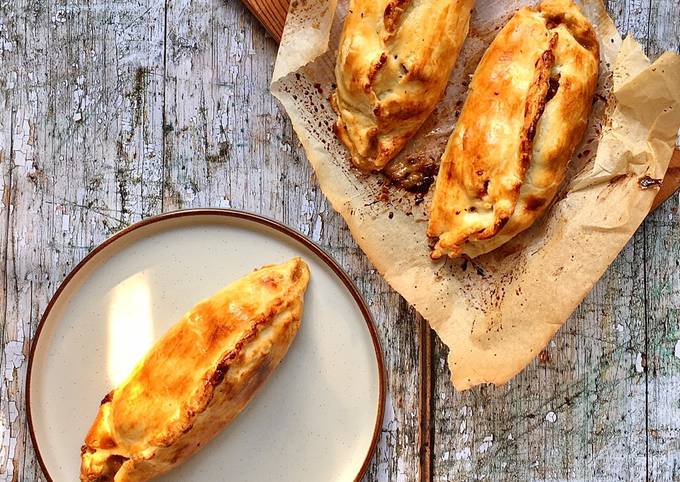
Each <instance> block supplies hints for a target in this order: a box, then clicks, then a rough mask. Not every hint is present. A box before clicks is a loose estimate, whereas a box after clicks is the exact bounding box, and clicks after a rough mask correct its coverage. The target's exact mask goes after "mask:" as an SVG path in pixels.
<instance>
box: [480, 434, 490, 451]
mask: <svg viewBox="0 0 680 482" xmlns="http://www.w3.org/2000/svg"><path fill="white" fill-rule="evenodd" d="M492 445H493V435H487V436H486V437H484V440H482V443H481V445H480V446H479V448H478V449H477V451H478V452H479V453H480V454H483V453H486V451H487V450H489V449H490V448H491V446H492Z"/></svg>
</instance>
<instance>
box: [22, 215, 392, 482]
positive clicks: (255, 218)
mask: <svg viewBox="0 0 680 482" xmlns="http://www.w3.org/2000/svg"><path fill="white" fill-rule="evenodd" d="M189 216H224V217H227V218H237V219H244V220H246V221H252V222H255V223H258V224H262V225H264V226H267V227H269V228H273V229H275V230H277V231H279V232H280V233H282V234H284V235H286V236H288V237H289V238H292V239H293V240H295V241H297V242H299V243H301V244H302V245H303V246H305V247H306V248H308V249H309V250H310V251H312V252H313V253H314V254H315V255H317V256H318V257H319V258H321V260H322V261H324V262H325V263H326V264H327V265H328V266H329V267H330V268H331V269H332V270H333V272H334V273H335V274H336V275H337V276H338V277H339V278H340V279H341V280H342V282H343V284H344V285H345V287H346V288H347V289H348V290H349V292H350V293H351V294H352V298H354V301H355V302H356V304H357V305H358V306H359V309H360V310H361V314H362V315H363V317H364V321H366V326H368V331H369V332H370V334H371V340H372V342H373V349H374V350H375V358H376V360H377V363H378V378H379V382H378V383H379V384H380V387H379V395H378V415H377V417H376V421H375V427H374V428H373V438H372V439H371V445H370V447H369V449H368V453H367V454H366V457H365V458H364V462H363V464H362V465H361V468H360V469H359V473H358V474H357V476H356V477H355V478H354V480H355V482H356V481H358V480H360V479H361V478H362V477H363V475H364V473H365V472H366V469H368V465H369V464H370V462H371V459H372V457H373V453H374V452H375V447H376V445H377V444H378V439H379V437H380V432H381V429H382V420H383V415H384V412H385V390H386V388H385V365H384V361H383V356H382V351H381V348H380V341H379V339H378V333H377V331H376V329H375V325H374V323H373V317H372V316H371V313H370V312H369V311H368V307H367V306H366V302H365V301H364V299H363V298H362V297H361V295H360V294H359V292H358V291H357V288H356V286H354V283H353V282H352V280H350V278H349V276H347V274H346V273H345V271H344V270H343V269H342V268H341V267H340V266H339V265H338V263H337V262H336V261H335V260H334V259H333V258H331V257H330V256H329V255H328V254H326V252H325V251H323V250H322V249H321V248H320V247H319V246H317V245H316V244H315V243H314V242H313V241H311V240H310V239H307V238H306V237H305V236H303V235H302V234H300V233H298V232H297V231H295V230H294V229H292V228H289V227H288V226H286V225H284V224H283V223H280V222H279V221H274V220H273V219H269V218H266V217H264V216H261V215H259V214H253V213H249V212H245V211H237V210H234V209H219V208H198V209H181V210H178V211H170V212H167V213H163V214H158V215H156V216H151V217H148V218H145V219H142V220H141V221H138V222H136V223H134V224H131V225H130V226H128V227H126V228H125V229H122V230H120V231H118V232H117V233H115V234H114V235H113V236H111V237H110V238H108V239H106V240H105V241H104V242H102V243H101V244H100V245H98V246H97V247H96V248H94V249H93V250H92V251H90V252H89V253H88V254H87V256H85V257H84V258H83V259H82V260H81V261H80V262H79V263H78V264H77V265H76V267H75V268H73V270H71V272H70V273H69V274H68V276H66V278H64V280H63V281H62V282H61V284H60V285H59V287H58V288H57V291H56V292H55V293H54V295H52V298H50V301H49V303H47V308H45V311H44V312H43V315H42V317H41V318H40V323H39V324H38V328H37V330H36V332H35V335H34V336H33V340H32V341H31V353H30V355H29V358H28V371H27V373H26V414H27V419H28V431H29V433H30V435H31V442H33V448H34V449H35V455H36V457H37V459H38V463H39V464H40V468H41V469H42V472H43V475H44V476H45V478H46V479H47V480H48V481H49V482H54V479H53V478H52V477H51V476H50V474H49V472H48V471H47V467H46V466H45V462H44V461H43V458H42V454H41V453H40V447H39V446H38V443H37V441H36V438H35V431H34V429H33V415H32V413H31V373H32V370H33V359H34V355H35V350H36V347H37V345H38V340H39V339H40V334H41V332H42V329H43V326H44V325H45V321H46V320H47V317H48V316H49V314H50V311H52V307H53V306H54V304H55V303H56V302H57V300H58V298H59V296H60V295H61V293H62V291H63V290H64V289H65V288H66V286H67V285H68V283H69V282H70V281H71V280H72V279H73V278H74V277H75V275H76V274H77V273H78V271H80V270H81V269H82V268H83V267H84V266H85V265H86V264H87V263H88V262H89V261H90V260H92V259H93V258H94V257H95V256H96V255H97V254H98V253H100V252H101V251H103V250H104V249H105V248H107V247H108V246H110V245H112V244H113V243H114V242H116V241H117V240H119V239H120V238H122V237H124V236H125V235H127V234H129V233H131V232H133V231H136V230H137V229H139V228H143V227H145V226H148V225H150V224H155V223H158V222H161V221H166V220H168V219H174V218H182V217H189Z"/></svg>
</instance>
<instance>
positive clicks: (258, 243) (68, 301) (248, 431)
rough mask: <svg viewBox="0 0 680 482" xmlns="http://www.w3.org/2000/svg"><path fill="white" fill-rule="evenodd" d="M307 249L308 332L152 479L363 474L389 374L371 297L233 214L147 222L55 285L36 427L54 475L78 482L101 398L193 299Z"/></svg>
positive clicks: (32, 377) (257, 223)
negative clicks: (188, 451)
mask: <svg viewBox="0 0 680 482" xmlns="http://www.w3.org/2000/svg"><path fill="white" fill-rule="evenodd" d="M292 256H301V257H302V258H303V259H304V260H305V261H306V262H307V263H308V264H309V267H310V270H311V275H312V276H311V281H310V284H309V288H308V290H307V294H306V297H305V310H304V315H303V318H302V326H301V328H300V331H299V332H298V335H297V338H296V339H295V341H294V342H293V345H292V347H291V349H290V351H289V352H288V355H287V356H286V358H285V359H284V360H283V362H282V363H281V365H280V366H279V368H278V369H277V371H276V372H275V373H274V375H273V376H272V377H271V379H270V380H269V381H268V382H267V383H266V385H265V386H264V387H263V388H262V390H261V391H260V392H259V393H258V395H257V396H256V397H255V399H254V400H253V401H252V402H251V403H250V405H248V407H247V408H246V409H245V410H244V411H243V413H242V414H241V415H240V416H239V417H238V418H237V419H236V420H235V421H234V422H233V423H232V424H231V425H230V426H229V427H227V428H226V429H225V430H224V432H223V433H221V434H220V435H219V436H218V437H217V438H216V439H215V440H213V441H212V442H211V443H210V444H209V445H208V446H207V447H206V448H205V449H204V450H202V451H201V452H199V453H198V454H197V455H196V456H194V457H193V458H192V459H190V460H189V461H188V462H187V463H185V464H184V465H182V466H180V467H178V468H177V469H175V470H173V471H172V472H170V473H169V474H167V475H166V476H164V477H161V478H160V479H158V480H162V481H164V482H170V481H177V482H179V481H184V482H186V481H196V482H200V481H224V480H234V481H236V480H238V481H239V482H245V481H257V482H260V481H264V480H277V481H296V482H301V481H307V480H308V481H315V482H317V481H320V480H323V481H334V480H337V481H347V480H352V479H357V478H359V477H360V476H361V474H362V473H363V472H364V470H365V469H366V466H367V464H368V461H369V459H370V455H371V452H372V450H373V448H374V447H375V444H376V442H377V438H378V434H379V433H380V424H381V421H382V412H383V406H384V369H383V365H382V358H381V355H380V349H379V346H378V342H377V338H376V335H375V329H374V327H373V324H372V322H371V319H370V315H369V314H368V311H367V309H366V306H365V304H364V302H363V301H362V300H361V298H360V297H359V295H358V294H357V292H356V290H355V288H354V287H353V286H352V283H351V282H350V281H349V280H348V278H347V276H346V275H345V274H344V273H343V272H342V270H340V269H339V268H338V267H337V265H336V264H335V263H334V262H333V261H332V260H331V259H330V258H329V257H328V256H326V255H325V254H324V253H323V252H322V251H321V250H320V249H319V248H317V247H316V246H315V245H313V244H312V243H311V242H310V241H308V240H306V239H305V238H304V237H302V236H301V235H299V234H297V233H295V232H293V231H291V230H290V229H288V228H286V227H284V226H282V225H280V224H278V223H275V222H273V221H269V220H267V219H264V218H260V217H258V216H254V215H250V214H246V213H242V212H236V211H227V210H191V211H178V212H174V213H168V214H165V215H162V216H159V217H156V218H150V219H148V220H145V221H142V222H140V223H138V224H136V225H133V226H131V227H130V228H128V229H126V230H124V231H122V232H120V233H118V234H117V235H115V236H114V237H113V238H111V239H109V240H108V241H106V242H105V243H104V244H102V245H101V246H99V247H98V248H97V249H96V250H94V251H93V252H92V253H91V254H90V255H89V256H88V257H87V258H85V260H83V262H81V263H80V264H79V265H78V266H77V267H76V268H75V269H74V270H73V272H72V273H71V274H70V275H69V276H68V277H67V278H66V280H65V281H64V283H63V284H62V285H61V286H60V287H59V289H58V290H57V293H56V294H55V295H54V297H53V298H52V300H51V301H50V304H49V305H48V307H47V310H46V311H45V314H44V316H43V319H42V321H41V323H40V326H39V328H38V333H37V335H36V338H35V342H34V345H33V350H32V352H31V359H30V362H29V373H28V379H27V384H28V386H27V394H28V395H27V404H28V415H29V428H30V431H31V436H32V438H33V443H34V445H35V448H36V452H37V454H38V458H39V460H40V462H41V465H42V468H43V472H44V473H45V475H46V476H47V478H48V480H50V479H51V480H54V481H57V482H62V481H63V482H67V481H76V480H78V474H79V468H80V446H81V445H82V443H83V438H84V437H85V433H86V432H87V430H88V428H89V426H90V424H91V423H92V420H93V419H94V416H95V414H96V412H97V408H98V406H99V402H100V400H101V399H102V397H103V396H104V395H105V394H106V393H108V391H109V390H111V388H113V387H114V386H115V385H116V384H117V383H119V382H120V381H122V379H123V378H124V377H125V376H126V374H127V372H128V371H129V370H130V369H131V368H132V366H133V365H134V363H135V361H136V360H138V359H139V358H140V357H141V356H143V354H144V353H145V352H146V350H147V349H148V348H149V347H150V346H151V345H152V344H153V342H154V340H156V339H157V338H158V337H159V336H160V335H161V334H162V333H164V332H165V331H166V330H167V329H168V328H169V327H170V326H171V325H172V324H173V323H174V322H176V321H178V320H179V319H180V317H181V316H182V315H183V314H184V313H185V312H186V311H187V310H189V309H190V308H191V307H192V306H193V305H194V304H195V303H196V302H197V301H199V300H201V299H203V298H205V297H207V296H210V295H211V294H213V293H214V292H216V291H218V290H219V289H220V288H222V287H223V286H224V285H226V284H228V283H229V282H230V281H232V280H235V279H237V278H239V277H240V276H242V275H244V274H246V273H248V272H249V271H251V270H253V269H254V268H256V267H259V266H261V265H264V264H268V263H278V262H282V261H285V260H287V259H289V258H291V257H292Z"/></svg>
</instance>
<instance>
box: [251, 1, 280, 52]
mask: <svg viewBox="0 0 680 482" xmlns="http://www.w3.org/2000/svg"><path fill="white" fill-rule="evenodd" d="M243 3H244V4H245V5H246V7H248V10H250V11H251V12H252V14H253V15H255V17H256V18H257V19H258V20H259V21H260V23H261V24H262V25H263V26H264V28H265V29H266V30H267V32H269V35H271V36H272V37H273V38H274V40H276V41H277V42H280V41H281V35H282V34H283V26H284V24H285V23H286V15H287V14H288V6H289V5H290V1H289V0H243Z"/></svg>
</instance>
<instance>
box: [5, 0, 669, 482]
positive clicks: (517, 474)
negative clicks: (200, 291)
mask: <svg viewBox="0 0 680 482" xmlns="http://www.w3.org/2000/svg"><path fill="white" fill-rule="evenodd" d="M609 7H610V11H611V12H612V14H613V15H614V17H615V18H616V20H617V23H618V26H619V27H620V28H621V29H622V30H623V31H627V30H630V31H632V32H634V33H635V34H636V36H637V37H638V38H641V39H645V45H646V47H647V48H648V51H649V53H650V54H654V53H657V52H659V51H660V50H663V49H669V48H670V49H676V50H677V49H678V43H679V42H680V33H679V31H678V28H680V27H679V26H678V23H677V18H678V15H680V5H679V4H678V3H677V1H676V0H659V1H656V0H655V1H654V2H650V1H645V2H640V1H639V0H629V1H627V2H624V1H616V2H610V4H609ZM275 54H276V45H275V42H274V41H273V40H272V39H271V38H270V37H269V36H268V35H266V34H265V32H264V30H263V29H262V27H261V26H260V25H259V24H258V23H257V22H256V20H255V19H254V18H253V17H252V16H251V15H250V14H249V13H248V12H247V10H245V8H244V7H243V6H242V5H241V4H240V3H238V2H236V1H235V0H227V2H223V1H222V0H177V1H174V2H165V1H164V0H124V1H119V2H108V1H107V2H105V1H103V0H89V1H85V0H56V1H54V2H47V1H45V0H18V1H16V2H4V3H0V65H2V69H0V106H1V107H0V171H1V173H2V183H1V184H0V190H1V191H0V198H1V199H2V203H0V265H1V266H2V267H3V268H2V271H1V272H0V274H1V276H0V283H1V286H0V288H2V290H1V291H0V310H1V311H0V313H2V319H1V320H2V323H1V324H0V337H1V342H0V480H8V481H30V482H32V481H37V480H43V479H42V476H41V475H40V469H39V467H38V466H37V463H36V461H35V456H34V454H33V449H32V447H31V443H30V439H29V437H28V434H27V432H26V419H25V407H24V395H25V394H24V379H25V375H26V364H27V354H28V350H29V343H30V339H31V336H32V334H33V333H34V331H35V328H36V325H37V323H38V320H39V318H40V315H41V313H42V310H43V309H44V308H45V306H46V304H47V301H48V300H49V297H50V296H51V294H52V293H53V292H54V290H55V289H56V287H57V285H58V283H59V282H60V281H61V280H62V279H63V278H64V277H65V276H66V274H67V273H68V271H69V270H70V269H71V268H72V266H73V265H74V264H75V263H77V262H78V261H79V260H80V259H82V258H83V257H84V256H85V255H86V253H87V252H89V251H90V250H91V249H92V248H94V247H95V246H96V245H97V244H98V243H100V242H101V241H103V240H104V239H105V238H106V237H107V236H109V235H110V234H112V233H113V232H115V231H116V230H118V229H119V228H121V227H123V226H125V225H127V224H129V223H131V222H134V221H136V220H139V219H141V218H143V217H146V216H149V215H152V214H155V213H159V212H162V211H168V210H172V209H176V208H181V207H192V206H196V207H197V206H222V207H226V206H230V207H234V208H241V209H246V210H250V211H255V212H260V213H263V214H265V215H268V216H271V217H273V218H276V219H280V220H282V221H284V222H285V223H287V224H289V225H291V226H292V227H294V228H296V229H298V230H300V231H301V232H303V233H305V234H307V235H308V236H310V237H311V238H312V239H314V240H315V241H317V242H319V243H320V244H321V245H322V246H324V247H325V248H326V249H327V250H328V252H329V253H330V254H331V255H333V256H334V257H335V258H336V259H337V260H338V262H339V263H340V264H341V265H342V266H343V267H344V268H345V269H346V270H347V271H348V273H349V274H350V276H351V277H352V278H353V279H355V280H356V282H357V285H358V288H359V290H360V291H361V292H362V293H363V295H364V296H365V297H366V299H367V300H368V301H369V303H370V307H371V310H372V313H373V315H374V317H375V319H376V322H377V324H378V329H379V332H380V336H381V340H382V343H383V348H384V351H385V359H386V363H387V369H388V383H389V392H390V401H389V402H388V407H387V411H386V412H387V414H386V419H385V424H384V427H383V429H384V430H383V434H382V437H381V441H380V446H379V448H378V451H377V455H376V457H375V460H374V461H373V463H372V465H371V467H370V469H369V472H368V474H367V476H366V480H370V481H375V480H380V481H388V480H389V481H393V480H400V481H411V480H418V479H420V476H421V467H424V469H423V470H422V475H424V476H427V477H425V478H428V479H429V478H430V477H429V476H428V475H430V474H431V478H432V479H433V480H438V481H444V480H467V479H470V478H471V479H481V478H485V479H492V480H513V479H516V480H530V479H534V480H563V479H568V478H577V477H580V478H581V479H582V480H592V479H595V478H598V479H599V480H643V479H644V478H645V477H646V476H647V475H649V477H650V478H651V479H652V480H663V481H666V480H667V481H670V480H678V477H680V405H679V403H680V402H679V400H678V397H680V395H679V394H680V341H679V340H680V327H679V326H678V310H679V306H680V274H679V272H678V259H680V257H679V256H678V255H679V254H680V253H679V251H680V228H679V226H678V219H679V218H678V212H677V210H678V196H677V195H675V196H674V197H673V199H672V200H669V201H668V202H667V203H665V204H664V205H663V206H662V207H661V208H660V209H659V210H658V211H656V212H655V213H654V214H653V215H652V216H651V217H650V218H649V219H648V220H647V221H646V223H645V225H644V226H643V227H642V228H641V229H640V230H639V232H638V233H637V234H636V236H635V238H634V239H633V240H632V241H631V243H629V245H628V246H627V248H626V249H625V250H624V252H623V253H622V254H621V256H619V258H618V259H617V260H616V262H615V263H614V265H613V266H612V268H611V269H610V270H609V271H608V272H607V274H606V275H605V277H604V278H603V280H602V281H601V282H600V283H599V284H598V285H597V287H596V288H595V290H594V292H593V293H592V294H591V295H590V296H589V297H588V299H587V300H586V301H585V302H584V304H583V305H582V306H581V307H580V308H579V309H578V311H577V312H576V313H575V315H574V316H573V317H572V319H571V320H570V321H569V322H568V323H567V324H566V325H565V327H564V328H563V329H562V330H561V331H560V332H559V334H558V335H557V337H556V338H555V340H554V342H553V343H552V344H551V346H550V347H549V348H548V350H547V354H546V355H545V356H544V357H542V358H541V360H542V361H536V362H535V363H533V364H532V365H531V366H530V367H528V368H527V370H526V371H525V372H524V373H522V374H521V375H520V376H519V377H517V378H516V379H515V380H513V381H511V382H510V383H509V384H508V385H506V386H504V387H501V388H498V389H494V388H491V387H479V388H475V389H473V390H470V391H467V392H463V393H454V392H453V390H452V388H451V386H450V383H449V382H448V370H447V369H446V367H445V363H444V360H445V350H444V349H443V347H442V346H441V344H440V343H439V342H438V341H437V340H436V339H435V340H433V341H434V349H433V350H432V351H433V363H434V365H433V374H434V377H433V378H432V385H433V390H434V392H433V393H434V396H433V397H432V406H430V407H424V406H421V403H420V394H421V391H420V390H419V387H420V384H421V383H423V382H424V383H427V377H421V374H422V370H423V369H426V368H427V366H428V363H427V362H428V358H427V355H429V350H427V346H426V344H424V343H422V342H421V343H419V342H418V340H422V339H423V338H424V339H425V340H427V337H426V336H420V335H419V324H418V319H417V317H416V315H415V313H414V312H413V310H412V309H410V308H409V307H408V306H407V305H406V303H405V302H404V301H403V300H402V299H401V297H399V296H398V295H396V294H395V293H394V292H392V291H391V290H390V289H389V287H388V286H387V285H386V284H385V283H384V282H383V281H382V279H381V278H380V277H379V276H378V275H377V274H376V273H375V271H374V270H373V269H372V268H371V266H370V264H369V263H368V262H367V260H366V258H365V256H364V255H363V254H362V253H361V251H360V250H359V249H358V248H357V246H356V244H355V243H354V242H353V240H352V239H351V236H350V235H349V232H348V230H347V228H346V226H345V224H344V222H343V221H342V219H341V218H340V216H338V215H337V214H336V213H335V212H333V210H332V209H331V208H330V207H329V206H328V204H327V202H326V200H325V198H324V196H323V194H322V193H321V192H320V191H319V189H318V187H317V185H316V182H315V180H314V178H313V174H312V171H311V168H310V167H309V166H308V164H307V161H306V160H305V157H304V153H303V151H302V149H301V148H300V146H299V144H298V142H297V140H296V138H295V135H294V134H293V132H292V128H291V126H290V123H289V122H288V120H287V119H286V116H285V115H284V114H283V113H282V112H281V109H280V108H279V107H278V106H277V104H276V102H275V101H274V100H273V98H272V97H271V96H270V95H269V93H268V83H269V79H270V76H271V70H272V66H273V61H274V57H275ZM421 346H422V347H425V349H424V350H423V349H422V348H421ZM419 366H420V367H421V370H420V371H419ZM423 367H424V368H423ZM421 379H422V380H421ZM428 409H429V410H428ZM428 413H430V414H431V416H432V419H431V420H429V418H428V417H427V414H428ZM428 421H429V422H430V423H429V424H428ZM421 425H422V426H423V427H424V429H425V430H423V431H421V430H420V426H421ZM421 448H422V450H421Z"/></svg>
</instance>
